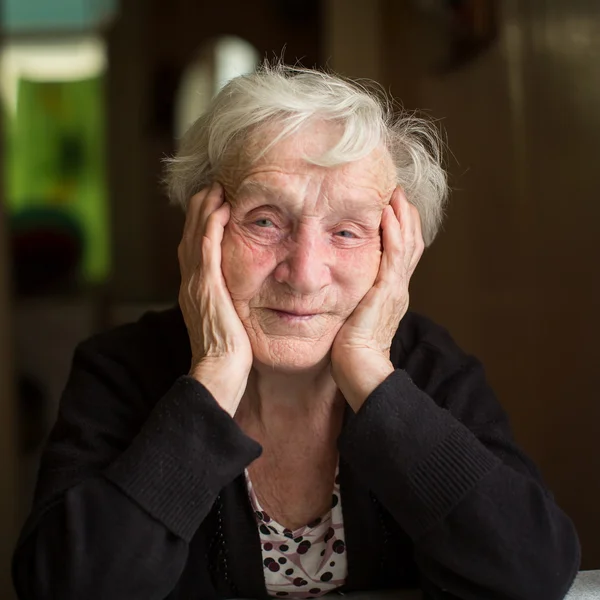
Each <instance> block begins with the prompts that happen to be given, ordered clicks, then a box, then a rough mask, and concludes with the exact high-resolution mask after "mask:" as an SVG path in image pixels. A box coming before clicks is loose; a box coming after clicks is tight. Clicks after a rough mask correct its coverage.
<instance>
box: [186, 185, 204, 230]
mask: <svg viewBox="0 0 600 600" xmlns="http://www.w3.org/2000/svg"><path fill="white" fill-rule="evenodd" d="M210 190H211V187H210V186H209V187H205V188H203V189H202V190H200V191H199V192H198V193H197V194H194V195H193V196H192V197H191V198H190V201H189V202H188V205H187V211H186V215H185V225H184V226H183V236H182V237H183V238H189V237H192V236H193V235H194V233H195V232H196V228H197V226H198V219H199V217H200V209H201V208H202V205H203V203H204V199H205V198H206V196H207V195H208V193H209V192H210Z"/></svg>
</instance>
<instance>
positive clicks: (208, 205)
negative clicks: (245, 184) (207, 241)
mask: <svg viewBox="0 0 600 600" xmlns="http://www.w3.org/2000/svg"><path fill="white" fill-rule="evenodd" d="M223 202H224V196H223V186H221V184H220V183H219V182H218V181H215V182H214V183H213V185H212V187H211V188H210V191H209V192H208V194H207V195H206V198H205V200H204V203H203V204H202V207H201V209H200V218H199V219H198V223H197V225H196V231H195V239H196V240H201V239H202V236H203V235H204V232H205V231H206V226H207V224H208V219H209V217H210V215H211V214H212V213H213V212H214V211H215V210H217V209H218V208H219V207H220V206H222V205H223Z"/></svg>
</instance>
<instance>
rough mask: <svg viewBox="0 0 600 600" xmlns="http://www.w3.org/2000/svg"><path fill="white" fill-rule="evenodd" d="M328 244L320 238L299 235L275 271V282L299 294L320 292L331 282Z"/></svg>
mask: <svg viewBox="0 0 600 600" xmlns="http://www.w3.org/2000/svg"><path fill="white" fill-rule="evenodd" d="M328 257H329V252H328V248H327V244H326V242H325V241H324V240H322V239H319V236H316V235H310V234H299V235H298V236H297V237H296V239H295V240H294V241H293V243H292V247H291V248H290V249H289V251H288V252H287V254H286V256H285V258H284V259H283V260H282V261H281V262H280V263H279V264H278V265H277V267H276V269H275V273H274V275H275V280H276V281H278V282H279V283H286V284H287V285H289V286H290V288H292V289H293V290H294V291H295V292H298V293H299V294H305V295H308V294H315V293H317V292H320V291H321V290H322V289H323V288H324V287H325V286H327V285H328V284H329V283H330V281H331V272H330V265H329V260H328Z"/></svg>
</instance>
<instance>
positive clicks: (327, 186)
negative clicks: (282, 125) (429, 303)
mask: <svg viewBox="0 0 600 600" xmlns="http://www.w3.org/2000/svg"><path fill="white" fill-rule="evenodd" d="M338 136H339V131H338V130H337V129H336V128H335V127H334V126H332V125H329V124H324V123H315V124H313V125H311V126H310V127H307V128H305V129H304V130H303V131H302V132H301V133H299V134H297V135H296V136H292V137H290V138H288V139H286V140H284V141H283V142H280V143H278V144H277V145H276V146H274V147H273V148H272V149H271V150H270V151H269V152H268V153H266V154H265V155H264V157H263V158H261V159H260V160H259V161H258V162H255V163H253V164H248V166H247V167H245V166H244V162H246V163H250V161H245V160H244V159H243V158H242V159H241V162H240V163H239V164H238V169H237V171H235V172H234V171H233V170H232V169H230V172H229V173H225V174H224V175H223V177H222V178H221V179H222V181H223V184H224V187H225V190H226V196H227V200H228V201H229V202H230V204H231V218H230V220H229V223H228V224H227V226H226V228H225V235H224V239H223V246H222V248H223V260H222V267H223V274H224V276H225V281H226V282H227V286H228V288H229V291H230V293H231V296H232V298H233V302H234V305H235V308H236V310H237V313H238V315H239V316H240V319H241V320H242V323H243V324H244V327H245V329H246V331H247V333H248V336H249V338H250V342H251V344H252V350H253V353H254V359H255V361H256V362H258V363H259V364H262V365H266V366H268V367H272V368H276V369H277V370H280V371H281V370H284V371H300V370H305V369H309V368H311V367H315V366H319V365H321V364H323V362H324V361H326V360H328V358H329V351H330V349H331V346H332V344H333V340H334V338H335V336H336V334H337V332H338V331H339V329H340V327H341V326H342V324H343V323H344V321H345V320H346V318H347V317H348V316H349V315H350V314H351V313H352V311H353V310H354V308H355V307H356V306H357V304H358V303H359V301H360V300H361V299H362V297H363V296H364V295H365V294H366V292H367V291H368V290H369V289H370V288H371V286H372V285H373V282H374V281H375V277H376V275H377V272H378V269H379V262H380V257H381V242H380V231H379V227H380V221H381V213H382V210H383V207H384V206H385V205H386V204H388V203H389V201H390V197H391V194H392V191H393V189H394V185H395V183H394V182H395V179H394V167H393V164H392V161H391V159H390V157H389V155H388V153H387V152H386V151H384V150H377V151H375V152H373V153H372V154H371V155H369V156H368V157H366V158H364V159H362V160H360V161H357V162H354V163H350V164H346V165H342V166H339V167H333V168H323V167H318V166H314V165H311V164H309V163H307V162H306V161H305V160H303V159H302V158H301V157H302V156H319V155H320V154H322V153H323V152H324V151H325V150H328V149H329V148H331V146H332V145H333V144H334V143H335V141H337V139H338ZM254 143H255V144H256V146H255V147H254V149H255V150H256V151H258V150H259V149H260V147H259V144H260V141H258V140H257V139H256V138H255V142H254ZM254 153H255V152H254V151H253V148H252V147H251V146H246V148H245V154H246V155H252V154H254ZM240 165H241V167H240Z"/></svg>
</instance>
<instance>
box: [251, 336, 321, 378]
mask: <svg viewBox="0 0 600 600" xmlns="http://www.w3.org/2000/svg"><path fill="white" fill-rule="evenodd" d="M265 342H266V343H265ZM265 342H262V343H254V342H253V343H252V351H253V354H254V366H255V368H257V369H259V370H261V371H263V370H264V371H266V370H267V369H268V370H273V371H278V372H280V373H290V374H291V373H301V372H307V371H313V370H320V369H322V368H323V367H324V366H325V365H327V364H329V357H330V350H331V343H328V342H325V340H322V339H320V340H318V341H314V340H298V339H281V340H272V339H271V340H268V341H267V340H265Z"/></svg>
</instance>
